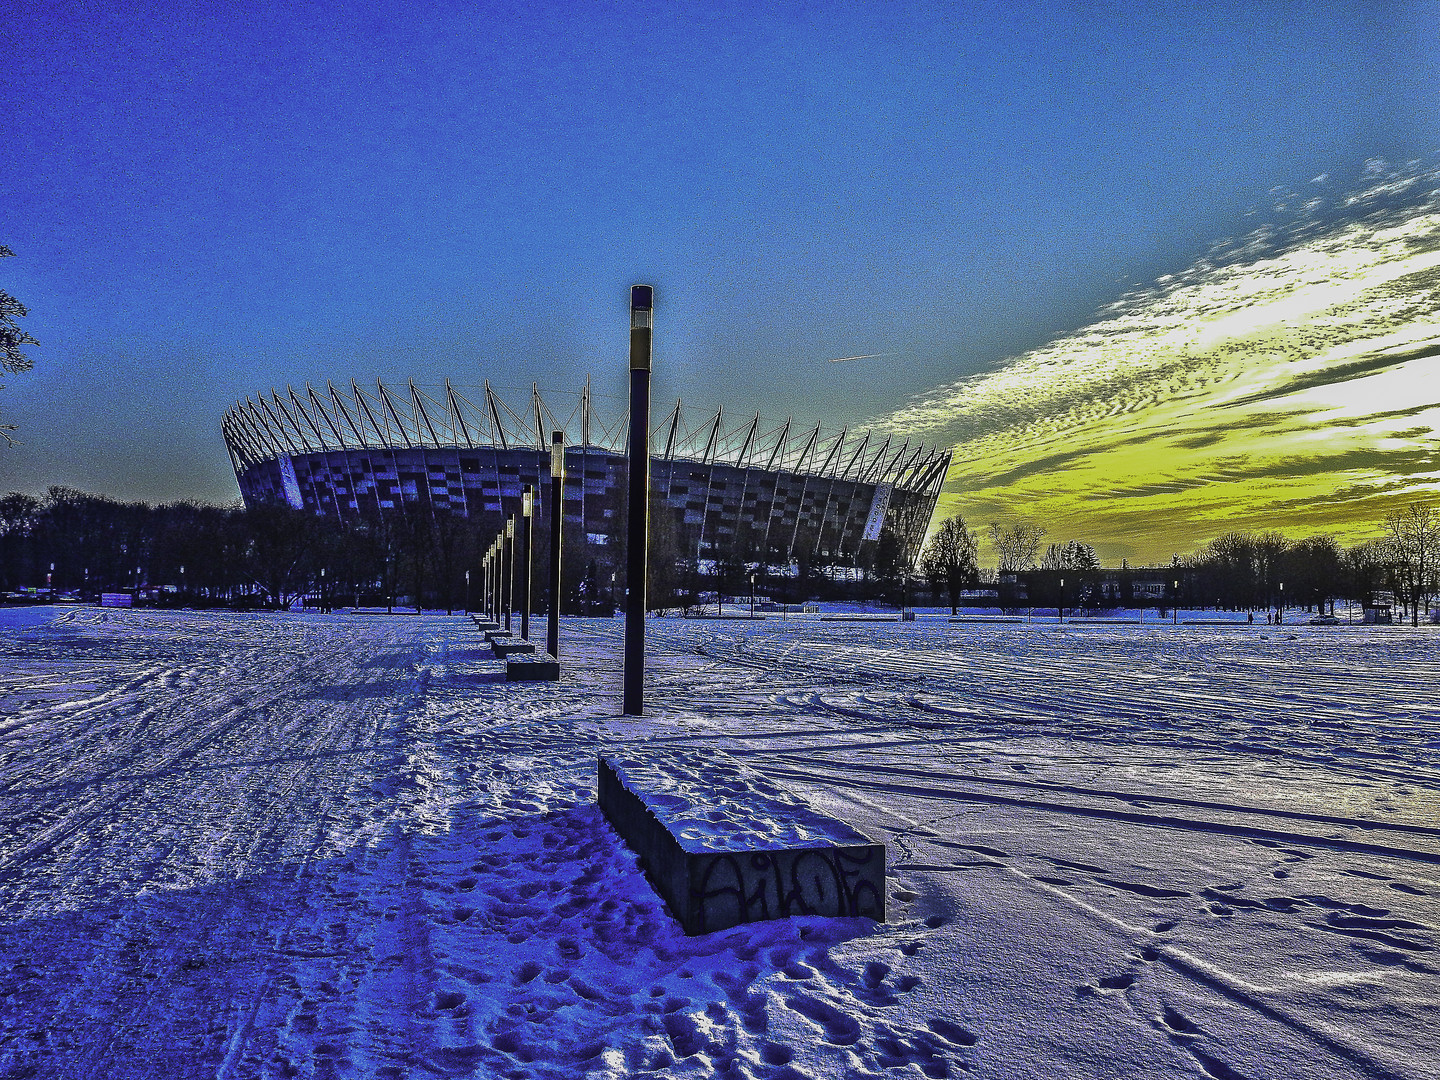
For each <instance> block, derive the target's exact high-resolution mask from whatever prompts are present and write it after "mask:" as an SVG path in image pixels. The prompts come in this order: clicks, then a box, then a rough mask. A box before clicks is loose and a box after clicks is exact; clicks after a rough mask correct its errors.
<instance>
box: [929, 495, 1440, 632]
mask: <svg viewBox="0 0 1440 1080" xmlns="http://www.w3.org/2000/svg"><path fill="white" fill-rule="evenodd" d="M989 532H990V540H991V547H992V549H993V551H994V553H995V558H996V565H995V567H994V569H993V571H992V570H982V568H981V567H980V565H979V561H978V550H979V538H978V536H977V534H976V533H975V532H974V531H972V530H971V529H970V528H969V527H968V526H967V525H966V524H965V521H964V519H963V518H962V517H960V516H959V515H956V516H954V517H951V518H948V519H946V520H945V521H943V522H941V524H940V526H939V528H938V529H936V531H935V532H934V533H933V534H932V536H931V537H930V540H929V541H928V543H927V544H926V547H925V549H924V552H923V553H922V555H921V558H920V571H921V573H922V575H923V576H924V577H925V578H926V579H927V580H928V582H929V583H930V587H931V590H932V592H933V593H934V595H935V596H936V597H937V598H938V597H940V596H941V595H944V596H945V597H946V598H947V599H948V600H949V602H950V604H951V607H952V610H953V609H955V608H956V607H957V605H958V604H959V601H960V596H961V593H962V592H964V591H965V590H966V589H971V588H974V587H976V586H978V585H980V584H982V583H989V584H994V585H996V586H999V587H1001V588H1000V589H997V591H1003V587H1004V586H1006V585H1011V584H1013V583H1014V582H1017V581H1019V580H1021V579H1022V578H1024V579H1026V584H1027V585H1029V586H1031V587H1032V588H1031V596H1032V598H1034V596H1035V593H1036V592H1037V591H1038V592H1040V593H1042V594H1044V593H1045V592H1046V590H1047V589H1048V590H1049V592H1057V590H1056V587H1055V585H1054V582H1055V581H1057V580H1062V579H1061V577H1060V575H1061V574H1067V575H1068V576H1066V577H1065V578H1064V579H1063V580H1067V581H1069V582H1071V584H1070V585H1067V586H1065V588H1064V591H1063V592H1058V593H1057V595H1058V599H1059V600H1060V601H1061V602H1062V603H1063V602H1069V603H1071V604H1073V605H1074V606H1090V605H1094V606H1099V605H1100V604H1101V603H1103V602H1104V600H1105V599H1107V597H1106V596H1105V595H1104V593H1103V590H1102V589H1101V579H1102V578H1103V577H1104V576H1105V575H1106V574H1107V573H1108V574H1109V575H1110V576H1115V571H1114V570H1111V571H1108V572H1107V571H1104V570H1102V568H1101V566H1100V560H1099V558H1098V556H1097V555H1096V553H1095V549H1094V547H1092V546H1091V545H1089V544H1086V543H1083V542H1080V541H1077V540H1070V541H1068V542H1066V543H1064V544H1053V543H1052V544H1050V545H1049V546H1048V547H1047V548H1046V550H1045V553H1044V555H1043V556H1041V555H1040V545H1041V543H1042V542H1043V540H1044V537H1045V530H1044V529H1043V528H1040V527H1039V526H1036V525H1032V524H1029V523H1026V522H1016V523H1011V524H1008V525H1002V524H1000V523H991V524H990V526H989ZM1119 569H1120V571H1121V572H1122V574H1123V573H1124V572H1125V571H1131V572H1132V573H1149V574H1151V576H1153V575H1154V574H1155V573H1157V572H1160V573H1161V574H1162V577H1163V578H1164V580H1165V584H1166V588H1165V590H1164V592H1163V594H1162V597H1163V599H1165V600H1169V601H1170V602H1172V603H1177V604H1185V605H1189V606H1195V607H1208V606H1211V605H1214V606H1217V607H1222V608H1229V609H1233V610H1240V609H1247V608H1248V609H1261V608H1269V607H1274V606H1277V605H1281V604H1283V605H1286V606H1296V607H1306V608H1310V607H1314V608H1318V609H1321V610H1323V609H1324V608H1325V607H1326V606H1327V605H1328V606H1329V607H1330V608H1331V609H1332V610H1333V608H1334V604H1335V601H1337V600H1351V601H1354V602H1356V603H1360V604H1363V605H1367V606H1368V605H1373V604H1376V603H1378V602H1380V601H1381V600H1382V599H1384V600H1387V601H1389V602H1392V603H1394V604H1396V605H1398V606H1399V608H1400V614H1401V615H1402V617H1405V618H1408V619H1409V620H1410V621H1411V623H1412V625H1413V624H1418V623H1419V621H1420V619H1421V618H1422V617H1423V616H1424V615H1425V614H1426V613H1427V612H1428V611H1429V609H1430V605H1431V604H1432V602H1434V601H1435V599H1436V598H1437V597H1440V511H1437V510H1436V508H1435V507H1434V506H1432V505H1430V504H1428V503H1423V502H1416V503H1412V504H1410V505H1409V506H1408V507H1406V508H1405V509H1403V510H1396V511H1394V512H1392V513H1390V514H1389V515H1387V516H1386V518H1385V519H1384V521H1383V522H1382V523H1381V524H1380V525H1379V527H1378V528H1377V530H1376V535H1375V536H1373V537H1371V538H1370V539H1367V540H1364V541H1361V542H1359V543H1357V544H1354V545H1352V546H1350V547H1345V546H1343V545H1342V544H1341V543H1340V542H1339V541H1338V540H1337V539H1336V538H1335V537H1334V536H1332V535H1329V534H1317V535H1314V536H1308V537H1304V538H1302V539H1299V540H1292V539H1290V538H1288V537H1286V536H1284V535H1283V534H1281V533H1279V532H1276V531H1273V530H1272V531H1262V532H1240V531H1232V532H1227V533H1225V534H1223V535H1221V536H1218V537H1216V538H1215V539H1214V540H1211V541H1210V542H1209V543H1208V544H1206V545H1205V546H1204V547H1203V548H1201V549H1200V550H1199V551H1197V552H1194V553H1191V554H1189V555H1185V556H1182V557H1177V558H1176V559H1175V560H1174V561H1173V562H1172V563H1171V564H1170V565H1169V566H1166V567H1152V568H1136V569H1133V570H1132V568H1130V567H1128V566H1122V567H1120V568H1119ZM1044 572H1049V577H1046V576H1044ZM1055 598H1056V597H1050V596H1046V599H1047V601H1052V602H1053V600H1054V599H1055ZM1109 599H1114V597H1113V596H1111V597H1109Z"/></svg>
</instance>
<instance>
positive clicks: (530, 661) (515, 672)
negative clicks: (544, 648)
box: [505, 653, 560, 682]
mask: <svg viewBox="0 0 1440 1080" xmlns="http://www.w3.org/2000/svg"><path fill="white" fill-rule="evenodd" d="M559 678H560V661H559V660H556V659H555V657H553V656H551V655H550V654H549V653H535V654H533V655H531V656H511V657H509V658H507V659H506V661H505V681H506V682H555V681H556V680H558V679H559Z"/></svg>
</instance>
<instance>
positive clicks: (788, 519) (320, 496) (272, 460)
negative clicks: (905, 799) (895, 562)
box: [222, 381, 951, 567]
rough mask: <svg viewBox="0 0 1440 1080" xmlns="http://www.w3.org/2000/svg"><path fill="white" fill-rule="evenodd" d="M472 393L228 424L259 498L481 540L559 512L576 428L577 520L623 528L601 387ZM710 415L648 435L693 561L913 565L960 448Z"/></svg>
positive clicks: (348, 404) (233, 447) (380, 398)
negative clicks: (468, 522)
mask: <svg viewBox="0 0 1440 1080" xmlns="http://www.w3.org/2000/svg"><path fill="white" fill-rule="evenodd" d="M475 397H476V398H477V399H478V401H472V400H470V398H467V397H466V396H464V395H463V394H461V393H459V392H457V391H456V390H455V389H454V388H453V387H452V386H451V385H450V383H449V382H448V381H447V382H446V384H445V386H444V388H443V390H442V391H441V392H440V393H439V394H438V395H436V394H430V393H426V392H423V391H421V390H420V389H418V388H417V387H416V386H415V384H414V383H413V382H411V383H409V384H408V386H407V387H406V389H405V391H404V392H403V393H400V392H396V391H395V390H394V389H392V388H391V387H387V386H386V385H384V384H383V383H377V385H376V387H375V389H374V390H373V391H372V390H362V389H361V388H360V386H359V385H358V384H357V383H355V382H354V381H352V382H351V383H350V389H349V391H348V392H346V391H343V390H339V389H337V388H336V387H335V386H334V385H333V384H330V383H327V384H326V387H325V389H324V391H318V390H316V389H315V388H313V387H311V386H309V385H306V387H305V388H304V390H303V391H299V392H297V391H296V390H294V389H291V388H287V392H286V393H285V394H284V395H281V394H279V393H278V392H276V391H274V390H272V391H271V392H270V394H269V396H268V397H267V396H264V395H259V396H257V397H255V398H253V399H246V400H245V401H242V402H237V403H236V404H235V406H234V407H233V408H231V409H229V410H227V411H226V413H225V417H224V420H223V421H222V430H223V432H224V436H225V443H226V446H227V447H228V449H229V452H230V458H231V462H232V464H233V465H234V468H235V478H236V480H237V481H238V482H239V485H240V492H241V495H242V497H243V498H244V501H245V504H246V505H247V506H254V505H257V504H259V503H264V502H279V501H283V502H287V503H289V504H290V505H291V506H294V507H299V508H304V509H307V510H310V511H312V512H313V513H315V514H318V515H321V516H322V517H325V518H332V519H335V520H338V521H340V522H350V521H363V520H366V519H371V518H373V517H374V516H375V515H386V514H395V513H403V512H406V509H407V508H419V509H422V510H428V511H431V512H434V513H437V514H438V513H448V514H452V515H460V516H463V517H465V518H468V519H472V520H476V521H478V522H479V528H480V530H481V531H482V532H483V533H484V534H485V535H489V534H490V533H493V532H495V531H498V530H499V529H501V528H503V526H504V520H505V518H506V516H508V515H510V514H517V515H518V514H519V512H520V504H521V490H522V488H523V487H524V485H526V484H530V485H533V486H534V487H535V490H536V492H537V498H538V499H539V500H540V503H541V504H542V505H541V509H540V511H539V512H540V513H541V514H542V515H544V514H548V510H547V509H546V508H544V506H543V504H544V502H545V500H546V499H548V497H549V492H550V438H551V433H552V432H553V431H563V432H564V433H565V437H566V442H567V448H566V451H565V471H566V477H567V481H566V485H565V495H564V515H565V520H566V522H567V524H569V525H571V526H572V527H575V526H578V527H580V528H582V529H583V531H584V533H585V534H586V538H587V539H588V541H589V542H590V543H592V544H596V545H601V546H605V545H609V544H611V543H613V542H615V541H616V540H617V539H620V538H621V537H622V536H623V532H624V514H625V510H624V507H625V497H626V495H625V493H626V479H627V474H628V468H627V463H626V456H625V453H624V438H625V433H626V430H627V421H626V417H625V416H624V415H623V414H622V415H619V416H617V417H615V418H613V420H611V421H609V422H606V420H605V418H603V417H601V416H598V415H597V414H596V413H595V412H594V411H593V410H592V399H591V395H590V391H589V385H588V382H587V384H586V386H585V388H584V389H582V390H581V391H580V392H579V393H578V394H569V395H563V396H562V395H554V394H550V395H548V398H549V400H547V398H546V397H542V395H541V393H540V391H539V390H538V388H534V387H532V389H531V392H530V395H529V401H528V402H527V403H526V405H525V407H524V408H523V410H520V411H517V410H515V409H513V408H511V406H510V405H508V404H506V403H505V401H504V400H502V398H501V396H500V395H499V394H498V393H496V392H495V391H494V390H493V389H492V388H491V386H490V384H489V382H486V383H485V384H484V387H483V389H482V390H481V392H480V393H479V394H476V395H475ZM562 397H563V399H564V400H565V402H566V405H567V408H564V409H561V410H559V411H556V410H555V409H553V408H552V402H553V401H556V400H560V399H561V398H562ZM698 420H699V422H691V416H690V415H687V410H685V409H684V408H683V407H682V405H681V403H680V402H678V401H677V402H676V403H675V406H674V408H673V409H671V410H670V411H669V412H668V413H666V414H664V417H663V419H662V420H661V421H660V423H658V424H657V425H656V426H655V428H654V429H653V430H652V432H651V438H650V446H651V486H652V499H653V500H654V503H653V505H655V506H656V507H657V510H658V508H661V507H663V508H664V510H665V511H668V513H669V514H670V516H671V522H672V523H673V525H674V533H673V535H674V538H675V541H676V544H677V547H678V552H679V555H680V557H681V558H690V559H694V560H696V563H697V565H700V564H704V563H706V562H707V561H710V562H718V561H720V560H725V559H730V560H735V561H739V562H742V563H749V564H755V563H764V564H766V565H768V566H773V567H782V566H787V565H794V564H797V563H802V562H810V563H812V564H815V565H831V566H855V565H861V564H863V558H862V554H863V552H864V551H865V545H867V544H874V543H876V542H878V541H879V540H880V538H881V536H882V534H884V533H885V532H886V531H887V530H888V531H889V532H890V534H891V536H892V538H893V541H894V542H895V543H896V544H898V546H899V553H898V554H899V557H900V558H901V559H902V560H905V561H907V562H909V563H911V564H913V562H914V560H915V559H916V558H917V557H918V555H919V551H920V546H921V544H922V542H923V540H924V537H925V531H926V528H927V526H928V524H929V521H930V516H931V514H932V513H933V511H934V508H935V501H936V498H937V497H938V495H939V493H940V486H941V484H942V483H943V481H944V479H945V474H946V471H947V469H948V468H949V464H950V455H951V451H949V450H941V449H938V448H935V447H926V446H923V445H919V444H913V445H912V443H911V442H909V441H908V440H906V441H902V440H898V439H895V438H893V437H886V438H878V437H874V436H872V434H871V433H869V432H865V433H863V434H852V433H851V432H850V431H848V430H841V431H839V432H826V431H824V430H822V429H821V428H820V427H819V426H818V425H816V426H814V427H809V428H803V429H802V428H800V427H798V426H797V425H794V424H792V422H791V421H789V420H784V421H780V422H768V421H765V420H762V419H761V417H760V416H759V415H758V414H757V415H755V416H753V417H748V418H746V419H744V420H742V421H741V422H738V423H733V422H730V421H729V418H728V417H727V416H726V415H725V413H724V410H723V409H720V410H717V411H715V412H713V413H710V412H707V413H705V414H703V415H702V416H701V417H699V418H698Z"/></svg>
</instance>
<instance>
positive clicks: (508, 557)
mask: <svg viewBox="0 0 1440 1080" xmlns="http://www.w3.org/2000/svg"><path fill="white" fill-rule="evenodd" d="M514 578H515V515H514V514H511V515H510V516H509V517H507V518H506V519H505V540H504V543H503V544H502V545H501V547H500V606H501V607H502V608H503V609H504V611H505V632H506V633H507V634H508V633H510V631H511V622H512V618H511V616H512V615H513V613H514V607H515V581H514Z"/></svg>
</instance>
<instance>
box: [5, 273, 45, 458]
mask: <svg viewBox="0 0 1440 1080" xmlns="http://www.w3.org/2000/svg"><path fill="white" fill-rule="evenodd" d="M14 254H15V252H13V251H11V250H10V249H9V248H8V247H6V246H5V245H4V244H0V259H4V258H10V257H13V256H14ZM28 314H30V312H29V310H27V309H26V307H25V305H24V304H22V303H20V301H19V300H16V299H15V297H13V296H11V295H10V294H9V293H8V292H6V291H5V290H4V289H0V371H8V372H11V373H12V374H19V373H20V372H22V371H29V370H30V368H31V361H30V358H29V357H28V356H26V355H25V354H24V353H23V352H21V351H20V346H21V345H39V344H40V343H39V342H38V341H36V340H35V339H34V338H33V337H31V336H30V335H29V334H27V333H26V332H25V331H24V330H21V329H20V325H19V324H18V323H17V322H16V321H15V320H16V319H23V318H24V317H25V316H26V315H28ZM3 389H5V388H4V387H3V386H0V390H3ZM14 430H15V426H14V425H13V424H0V437H3V438H4V439H5V442H6V443H12V442H13V440H12V439H11V438H10V432H12V431H14Z"/></svg>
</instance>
